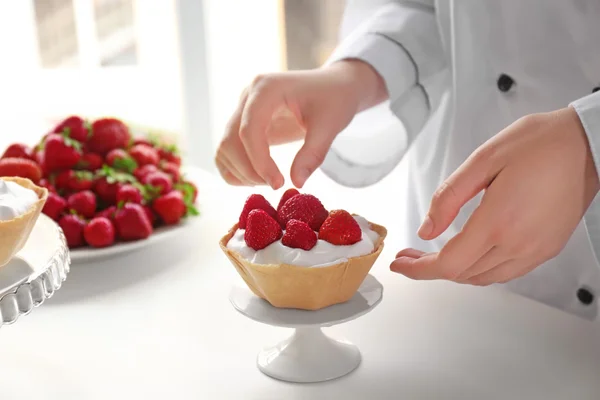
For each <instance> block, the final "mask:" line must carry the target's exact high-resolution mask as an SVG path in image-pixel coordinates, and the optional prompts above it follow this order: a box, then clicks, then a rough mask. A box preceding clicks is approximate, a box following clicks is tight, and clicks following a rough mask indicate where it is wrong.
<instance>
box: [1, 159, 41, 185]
mask: <svg viewBox="0 0 600 400" xmlns="http://www.w3.org/2000/svg"><path fill="white" fill-rule="evenodd" d="M0 176H19V177H21V178H27V179H29V180H31V181H32V182H33V183H38V182H39V181H40V179H42V170H41V169H40V166H39V165H38V164H37V163H36V162H35V161H31V160H26V159H24V158H12V157H9V158H3V159H1V160H0Z"/></svg>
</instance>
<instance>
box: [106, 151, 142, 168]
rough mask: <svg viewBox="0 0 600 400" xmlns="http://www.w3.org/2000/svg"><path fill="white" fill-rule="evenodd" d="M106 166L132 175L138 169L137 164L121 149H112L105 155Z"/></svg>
mask: <svg viewBox="0 0 600 400" xmlns="http://www.w3.org/2000/svg"><path fill="white" fill-rule="evenodd" d="M106 164H107V165H109V166H111V167H113V168H115V169H118V170H121V171H125V172H128V173H132V172H133V171H135V169H136V168H137V167H138V164H137V162H136V161H135V160H134V159H133V157H131V156H130V155H129V154H128V153H127V152H126V151H125V150H123V149H114V150H111V151H109V152H108V154H107V155H106Z"/></svg>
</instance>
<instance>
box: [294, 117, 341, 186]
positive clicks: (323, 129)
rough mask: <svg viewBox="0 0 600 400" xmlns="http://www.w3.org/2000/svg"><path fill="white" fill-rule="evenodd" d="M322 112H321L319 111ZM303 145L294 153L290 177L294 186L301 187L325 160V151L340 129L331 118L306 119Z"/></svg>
mask: <svg viewBox="0 0 600 400" xmlns="http://www.w3.org/2000/svg"><path fill="white" fill-rule="evenodd" d="M319 114H323V113H319ZM306 125H307V131H306V137H305V139H304V145H302V147H301V148H300V150H299V151H298V154H296V157H295V158H294V162H293V163H292V168H291V171H290V177H291V179H292V183H293V184H294V186H296V187H298V188H301V187H302V186H304V184H305V183H306V180H307V179H308V178H309V177H310V176H311V175H312V174H313V172H315V170H316V169H317V168H319V166H320V165H321V164H322V163H323V161H324V160H325V156H327V152H328V151H329V148H330V147H331V144H332V143H333V140H334V139H335V137H336V136H337V134H338V133H339V131H340V129H338V127H337V126H336V124H334V123H332V122H331V118H327V117H326V116H325V115H319V116H315V117H313V118H312V120H307V124H306Z"/></svg>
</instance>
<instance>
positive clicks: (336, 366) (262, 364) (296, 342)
mask: <svg viewBox="0 0 600 400" xmlns="http://www.w3.org/2000/svg"><path fill="white" fill-rule="evenodd" d="M382 297H383V286H382V285H381V283H380V282H379V281H378V280H377V279H376V278H375V277H373V276H372V275H368V276H367V277H366V279H365V280H364V281H363V283H362V285H361V286H360V288H359V289H358V291H357V292H356V294H355V295H354V297H352V298H351V299H350V300H348V301H347V302H345V303H342V304H336V305H333V306H330V307H327V308H324V309H321V310H317V311H307V310H296V309H285V308H276V307H273V306H271V305H270V304H269V303H268V302H267V301H265V300H263V299H261V298H259V297H257V296H256V295H254V294H253V293H252V292H251V291H250V290H249V289H248V288H247V287H245V286H235V287H234V288H233V289H232V291H231V294H230V296H229V300H230V302H231V304H232V305H233V307H234V308H235V309H236V310H237V311H239V312H240V313H241V314H242V315H244V316H246V317H248V318H250V319H252V320H254V321H257V322H261V323H263V324H267V325H271V326H277V327H285V328H293V329H294V333H293V334H292V335H291V336H290V337H289V338H287V339H285V340H283V341H282V342H280V343H279V344H277V345H275V346H273V347H269V348H266V349H264V350H262V351H261V352H260V353H259V354H258V358H257V366H258V369H259V370H260V371H261V372H263V373H264V374H266V375H268V376H270V377H272V378H275V379H279V380H283V381H288V382H297V383H312V382H323V381H328V380H332V379H336V378H339V377H342V376H344V375H347V374H349V373H350V372H352V371H354V370H355V369H356V368H357V367H358V366H359V364H360V361H361V354H360V351H359V349H358V348H357V347H356V346H355V345H353V344H352V343H350V342H348V341H345V340H341V339H334V338H331V337H329V336H328V335H326V334H325V333H324V332H323V330H322V328H325V327H330V326H333V325H338V324H342V323H344V322H348V321H351V320H354V319H356V318H358V317H360V316H362V315H365V314H366V313H368V312H369V311H371V310H372V309H373V308H375V307H376V306H377V305H378V304H379V303H380V302H381V299H382Z"/></svg>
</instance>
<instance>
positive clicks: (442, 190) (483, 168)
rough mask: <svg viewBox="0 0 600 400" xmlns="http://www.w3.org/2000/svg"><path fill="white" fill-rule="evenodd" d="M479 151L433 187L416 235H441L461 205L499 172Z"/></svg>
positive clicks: (432, 237)
mask: <svg viewBox="0 0 600 400" xmlns="http://www.w3.org/2000/svg"><path fill="white" fill-rule="evenodd" d="M482 154H484V153H483V152H482V151H481V150H479V151H478V152H476V153H473V155H471V157H469V158H468V159H467V160H466V161H465V162H464V163H463V164H462V165H461V166H460V167H459V168H458V169H457V170H456V171H455V172H454V173H453V174H452V175H450V177H448V179H446V180H445V181H444V183H442V184H441V185H440V187H439V188H438V189H437V190H436V192H435V193H434V195H433V198H432V200H431V204H430V206H429V212H428V213H427V216H426V217H425V220H424V221H423V224H422V225H421V227H420V228H419V231H418V235H419V237H421V238H422V239H424V240H430V239H434V238H436V237H438V236H439V235H440V234H442V233H443V232H444V231H445V230H446V229H448V227H449V226H450V224H451V223H452V221H454V219H455V218H456V216H457V215H458V213H459V211H460V209H461V208H462V206H464V205H465V203H467V202H468V201H469V200H471V199H472V198H473V197H475V196H476V195H477V194H478V193H479V192H481V191H482V190H483V189H485V188H486V187H487V186H489V184H490V183H491V182H492V180H493V179H494V178H495V176H496V175H497V174H498V172H499V168H497V167H494V165H493V161H492V158H491V157H486V156H484V155H482Z"/></svg>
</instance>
